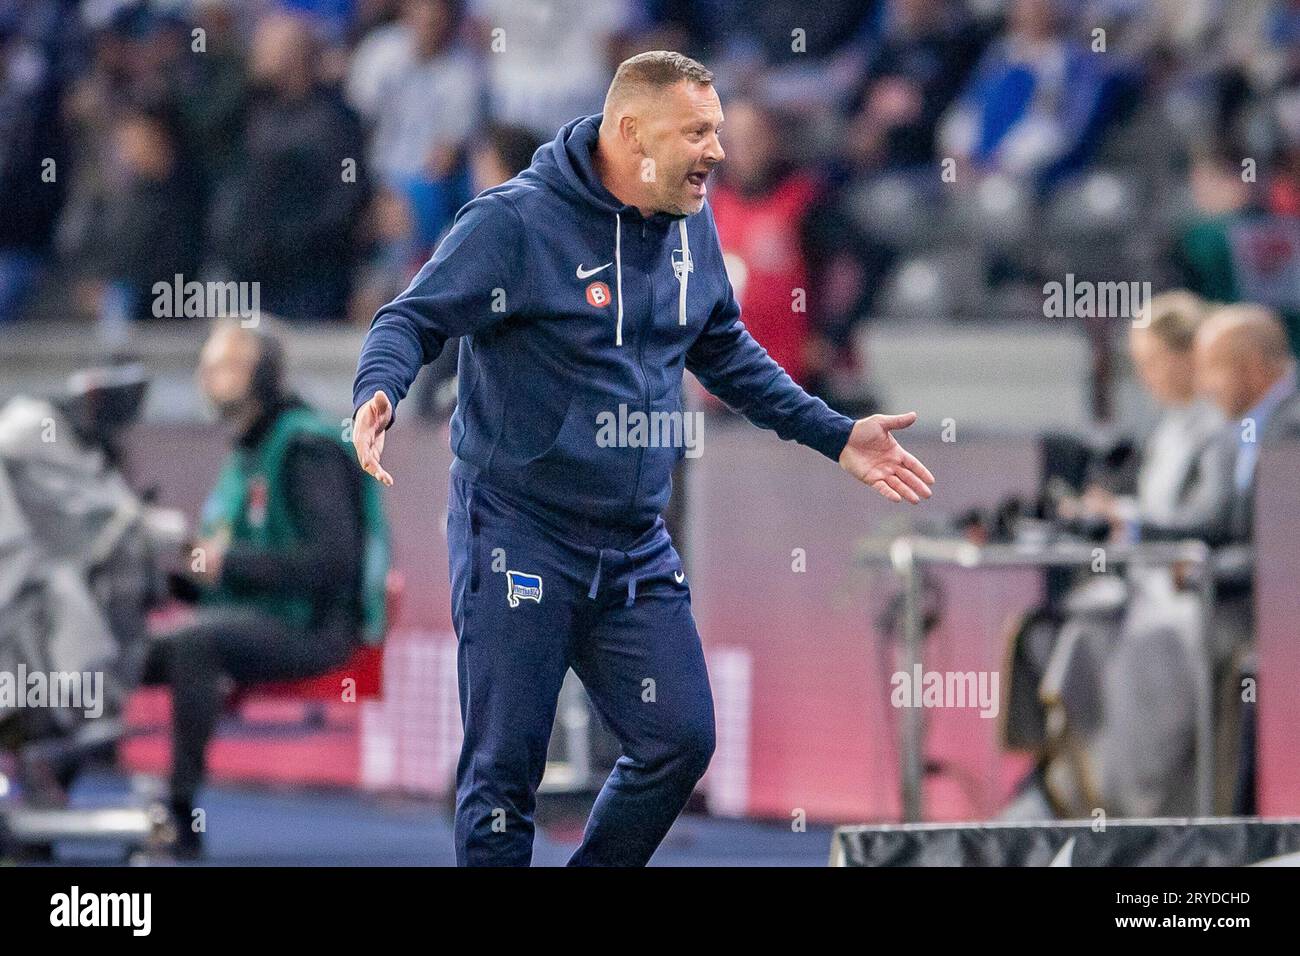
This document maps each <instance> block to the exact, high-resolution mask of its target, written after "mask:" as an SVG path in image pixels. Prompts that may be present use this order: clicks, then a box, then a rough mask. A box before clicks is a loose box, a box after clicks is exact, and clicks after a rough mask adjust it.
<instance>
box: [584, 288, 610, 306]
mask: <svg viewBox="0 0 1300 956" xmlns="http://www.w3.org/2000/svg"><path fill="white" fill-rule="evenodd" d="M587 302H589V303H590V304H591V305H594V306H595V307H596V308H598V309H603V308H604V307H605V306H607V305H609V286H607V285H605V283H603V282H593V283H592V284H591V285H589V286H587Z"/></svg>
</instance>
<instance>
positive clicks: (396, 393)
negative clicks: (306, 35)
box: [353, 51, 934, 865]
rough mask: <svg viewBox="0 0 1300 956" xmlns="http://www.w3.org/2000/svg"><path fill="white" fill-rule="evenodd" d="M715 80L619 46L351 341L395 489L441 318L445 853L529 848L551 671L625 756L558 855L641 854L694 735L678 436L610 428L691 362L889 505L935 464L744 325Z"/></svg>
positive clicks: (682, 788)
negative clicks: (577, 683) (612, 71)
mask: <svg viewBox="0 0 1300 956" xmlns="http://www.w3.org/2000/svg"><path fill="white" fill-rule="evenodd" d="M711 80H712V75H711V74H710V73H709V72H708V71H707V70H706V69H705V68H704V67H702V66H701V65H700V64H698V63H696V62H695V61H694V60H691V59H689V58H687V57H684V56H681V55H680V54H676V53H667V52H662V51H660V52H655V53H645V54H640V55H638V56H636V57H633V58H631V59H630V60H628V61H627V62H625V63H624V64H622V66H620V67H619V70H618V72H617V74H616V75H615V77H614V81H613V83H611V85H610V90H609V93H608V95H607V98H606V102H605V110H604V113H603V114H597V115H594V116H588V117H586V118H584V119H579V120H574V121H573V122H571V123H569V124H568V125H566V126H565V127H564V128H563V129H561V130H560V132H559V135H558V136H557V137H556V139H555V141H554V142H552V143H551V144H549V145H546V146H543V147H542V148H541V149H539V150H538V151H537V153H536V155H535V156H534V157H533V164H532V166H531V167H530V168H528V169H526V170H525V171H524V172H522V173H521V174H520V175H518V176H517V177H515V178H514V179H512V180H510V181H509V182H507V183H505V184H503V185H501V186H498V187H495V188H493V189H489V190H487V191H485V192H483V193H482V194H480V195H479V196H478V197H477V198H476V199H474V200H473V201H472V202H470V203H469V204H468V205H466V206H465V208H464V209H462V210H461V211H460V213H459V215H458V216H457V218H456V222H455V225H454V226H453V228H452V229H451V231H450V233H448V235H447V237H446V238H445V239H444V240H443V242H442V243H441V245H439V247H438V249H437V251H436V252H435V253H434V255H433V258H432V259H431V260H430V261H429V262H428V263H427V264H426V265H425V266H424V268H423V269H421V270H420V272H419V274H418V275H417V276H416V277H415V279H414V280H413V281H412V283H411V285H410V287H409V288H408V289H407V290H406V291H405V292H403V293H402V294H401V295H400V296H398V297H397V299H396V300H394V301H393V302H392V303H390V304H389V305H387V306H385V307H384V308H382V309H380V311H379V313H378V314H377V315H376V316H375V320H374V323H373V324H372V326H371V328H370V332H369V334H368V335H367V336H366V341H365V345H364V346H363V348H362V351H361V358H360V362H359V366H358V369H357V377H356V382H355V386H354V390H353V399H354V406H355V412H354V418H355V428H354V444H355V445H356V449H357V455H358V458H359V460H360V461H361V464H362V466H363V467H364V468H365V470H366V471H367V472H369V473H370V474H372V475H374V476H375V477H376V478H377V479H379V480H380V481H381V482H383V483H384V484H387V485H391V484H392V478H391V477H390V476H389V474H388V473H387V472H386V471H385V470H384V469H383V467H382V465H381V464H380V454H381V452H382V450H383V440H384V434H385V431H386V429H387V428H388V426H389V425H391V424H392V421H393V415H394V411H395V407H396V405H397V403H398V402H399V401H401V399H402V397H403V396H404V395H405V394H406V391H407V389H408V387H409V386H410V384H411V382H412V381H413V380H414V378H415V375H416V373H417V372H418V371H419V368H420V366H421V365H423V364H426V363H428V362H432V361H433V360H434V359H435V358H436V357H437V356H438V354H439V352H440V351H441V349H442V347H443V344H444V343H445V342H446V340H447V339H449V338H452V337H455V336H460V356H459V359H460V373H459V401H458V404H457V408H456V413H455V415H454V417H453V418H452V423H451V445H452V450H453V451H454V452H455V461H454V463H453V465H452V470H451V489H450V494H449V499H450V500H449V504H448V527H447V538H448V549H449V553H450V559H451V588H452V617H453V622H454V624H455V627H456V633H457V636H458V639H459V658H458V673H459V683H460V705H461V717H462V720H463V723H464V729H465V743H464V748H463V750H462V752H461V757H460V763H459V765H458V767H457V772H456V776H457V793H456V825H455V831H456V858H457V861H458V862H459V863H461V864H462V865H465V864H524V865H526V864H527V863H528V862H529V861H530V860H531V857H532V840H533V821H532V815H533V808H534V802H535V801H534V795H535V792H536V789H537V786H538V784H539V783H540V782H541V778H542V772H543V770H544V768H545V763H546V751H547V744H548V740H549V737H550V732H551V727H552V724H553V722H554V718H555V708H556V699H557V696H558V693H559V689H560V684H561V681H562V680H563V679H564V675H565V673H566V672H567V671H568V669H569V668H570V667H572V668H573V670H574V671H575V673H577V675H578V676H579V677H580V678H581V680H582V682H583V684H584V686H585V687H586V688H587V691H588V693H589V695H590V696H591V699H592V701H593V703H594V704H595V706H596V708H597V710H598V711H599V713H600V715H601V717H602V718H603V719H604V720H605V722H606V723H607V724H608V725H609V727H610V728H611V729H612V730H613V732H614V733H615V735H616V736H617V737H618V739H619V741H620V743H621V745H622V749H623V756H622V757H621V758H620V759H619V761H618V763H617V765H616V766H615V768H614V771H613V773H612V774H611V775H610V777H609V780H608V781H607V782H606V783H605V786H604V788H603V789H602V790H601V792H600V795H599V796H598V797H597V799H596V805H595V807H594V808H593V809H592V812H591V818H590V820H589V821H588V825H587V828H586V833H585V835H584V837H583V840H582V845H581V846H580V847H579V848H578V850H577V851H576V852H575V853H574V855H573V857H572V859H571V860H570V863H571V864H602V865H643V864H645V863H646V862H647V861H648V860H649V859H650V856H651V854H653V853H654V850H655V848H656V847H657V846H658V845H659V842H660V840H662V839H663V837H664V835H665V834H666V833H667V832H668V828H669V827H670V826H671V825H672V823H673V821H674V820H675V819H676V817H677V815H678V813H680V812H681V809H682V807H683V806H684V805H685V803H686V800H687V798H688V797H689V796H690V793H691V790H692V789H693V787H694V786H695V784H696V782H697V781H698V780H699V778H700V777H701V776H702V775H703V773H704V770H705V768H706V767H707V765H708V762H709V758H710V756H711V754H712V752H713V745H714V723H713V701H712V696H711V693H710V690H709V681H708V674H707V673H706V671H705V666H704V655H703V653H702V651H701V647H700V638H699V635H698V633H697V632H696V629H695V622H694V619H693V618H692V616H691V607H690V589H689V586H688V585H687V582H686V579H685V574H684V572H683V569H682V564H681V559H680V558H679V557H678V555H677V552H676V550H675V549H674V548H673V545H672V541H671V540H670V539H669V536H668V534H667V532H666V531H665V529H664V522H663V519H662V518H661V517H660V512H661V511H662V510H663V508H664V505H665V504H666V503H667V501H668V496H669V493H670V490H671V472H672V469H673V466H674V465H675V464H676V462H677V461H678V460H679V459H680V458H681V457H683V454H684V452H685V448H684V447H683V445H684V442H682V441H678V440H673V441H657V440H654V439H653V438H649V437H648V436H646V435H645V434H644V431H643V432H642V434H640V436H639V437H638V436H637V434H636V431H635V429H633V430H631V431H629V430H627V429H621V430H615V429H611V428H609V427H608V426H609V423H610V422H611V421H613V420H620V421H624V422H626V421H629V420H634V419H635V418H636V417H637V413H640V415H641V416H643V418H642V423H643V424H644V422H645V421H647V420H648V421H651V422H655V423H664V422H673V421H674V416H676V420H677V421H680V417H681V415H682V409H683V403H682V372H683V369H690V370H691V372H693V373H694V374H695V375H696V377H697V378H698V379H699V380H700V381H701V382H702V383H703V384H704V386H705V387H706V388H708V389H709V390H710V391H711V392H713V393H714V394H716V395H718V396H719V397H721V398H722V399H723V400H724V401H725V402H726V403H727V404H728V405H730V406H731V407H732V408H733V409H735V410H736V411H738V412H740V413H742V414H744V415H745V416H746V417H747V418H749V420H750V421H752V422H754V423H755V424H756V425H759V426H762V427H764V428H770V429H772V430H774V431H775V432H776V433H777V434H778V435H780V436H781V437H782V438H785V439H793V440H795V441H798V442H801V443H802V444H804V445H807V446H809V447H811V448H814V449H816V450H817V451H819V452H821V453H822V454H823V455H825V456H826V457H828V458H830V459H831V460H833V461H839V463H840V464H841V465H842V466H843V467H844V468H845V470H847V471H849V472H850V473H851V474H853V475H854V476H855V477H857V478H858V479H860V480H862V481H863V482H865V483H867V484H870V485H872V486H873V487H875V488H876V490H877V491H879V492H880V493H881V494H882V495H884V496H885V497H887V498H889V499H890V500H892V501H903V500H907V501H910V502H912V503H916V502H917V501H919V500H920V499H921V498H925V497H929V495H930V490H929V484H931V483H933V481H934V478H933V476H932V475H930V473H929V472H928V471H927V470H926V469H925V467H924V466H923V465H922V464H921V463H920V462H918V461H917V460H916V459H915V458H913V457H912V456H911V455H909V454H908V453H907V452H905V451H904V450H903V449H902V447H901V446H900V445H899V444H898V442H897V441H896V440H895V439H894V438H893V436H892V435H891V434H890V430H891V429H894V428H902V427H906V426H907V425H909V424H911V422H912V421H914V420H915V415H914V414H911V413H909V414H907V415H875V416H872V417H871V418H865V419H862V420H860V421H858V422H854V421H852V420H851V419H848V418H845V417H844V416H843V415H839V414H836V413H835V412H832V411H831V410H830V409H829V408H827V406H826V405H825V404H824V403H823V402H821V401H820V400H818V399H816V398H813V397H811V396H809V395H808V394H806V393H805V392H804V391H803V390H802V389H800V388H799V387H798V386H797V385H796V384H795V383H794V382H793V381H792V380H791V379H790V377H789V376H788V375H786V374H785V372H784V371H782V369H781V367H780V366H778V365H777V364H776V363H775V362H773V361H772V360H771V359H770V358H769V357H768V355H767V353H766V352H765V351H764V350H763V348H762V347H761V346H759V345H758V344H757V343H756V342H755V341H754V340H753V338H751V337H750V335H749V333H748V332H747V331H746V330H745V327H744V326H743V325H742V324H741V322H740V320H739V316H740V307H739V306H738V305H737V304H736V298H735V296H734V295H733V293H732V289H731V285H730V283H729V282H728V281H727V275H726V272H725V271H724V269H723V261H722V253H721V251H720V249H719V246H718V237H717V233H716V231H715V229H714V224H713V215H712V213H711V212H710V210H709V207H708V206H707V205H706V204H705V202H704V196H705V180H706V179H707V177H708V174H709V172H710V171H711V170H712V168H713V167H714V166H715V165H716V164H717V163H719V162H721V161H722V159H723V150H722V146H721V144H720V143H719V141H718V128H719V126H720V125H721V122H722V110H721V106H720V104H719V102H718V97H717V94H716V93H715V91H714V89H713V86H712V83H711ZM651 427H652V428H654V427H656V426H655V425H653V424H652V425H651ZM602 428H603V431H602ZM616 432H617V434H615V433H616ZM663 434H664V435H670V434H671V435H672V436H674V439H675V436H678V435H680V434H681V431H680V429H678V430H676V431H672V432H670V431H669V430H668V429H663ZM611 438H616V439H617V440H611ZM674 445H675V446H676V447H673V446H674ZM665 446H668V447H665Z"/></svg>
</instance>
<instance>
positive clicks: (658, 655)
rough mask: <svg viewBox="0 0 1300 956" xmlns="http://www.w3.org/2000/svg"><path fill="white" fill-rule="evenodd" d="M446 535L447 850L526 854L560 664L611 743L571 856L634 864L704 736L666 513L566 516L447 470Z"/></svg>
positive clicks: (671, 807) (654, 840)
mask: <svg viewBox="0 0 1300 956" xmlns="http://www.w3.org/2000/svg"><path fill="white" fill-rule="evenodd" d="M447 546H448V553H449V557H450V568H451V592H452V620H453V623H454V625H455V628H456V635H457V639H458V647H459V649H458V657H457V673H458V679H459V685H460V710H461V721H462V724H463V726H464V730H465V741H464V745H463V748H462V750H461V754H460V761H459V763H458V765H457V769H456V821H455V839H456V861H457V863H458V864H459V865H461V866H467V865H489V866H507V865H518V866H527V865H528V864H529V863H530V862H531V859H532V848H533V833H534V826H533V809H534V806H535V794H536V791H537V787H538V785H539V784H540V783H541V779H542V774H543V771H544V770H545V767H546V753H547V746H548V744H549V741H550V735H551V728H552V726H553V724H554V721H555V710H556V702H557V698H558V696H559V692H560V685H561V683H562V682H563V680H564V676H565V674H566V673H567V672H568V670H569V668H573V671H574V672H575V673H576V674H577V675H578V677H579V679H581V681H582V683H583V685H584V686H585V687H586V689H587V693H588V695H589V696H590V697H591V699H592V702H593V704H594V705H595V707H596V710H597V711H598V712H599V714H600V717H601V719H602V720H603V721H604V722H605V723H606V724H607V725H608V726H609V728H610V729H611V730H612V731H613V733H614V735H615V736H616V737H617V738H618V740H619V743H620V744H621V746H622V750H623V756H622V757H620V758H619V760H618V762H617V764H616V765H615V767H614V770H613V772H612V773H611V774H610V776H609V779H608V780H607V781H606V782H605V785H604V787H603V788H602V789H601V791H600V794H599V796H598V797H597V798H596V803H595V806H594V807H593V808H592V811H591V817H590V819H589V820H588V821H587V826H586V830H585V832H584V834H583V839H582V843H581V845H580V846H579V847H578V849H577V850H576V851H575V852H574V854H573V856H572V857H571V858H570V860H569V865H570V866H574V865H590V866H643V865H645V864H646V863H647V862H648V861H649V859H650V857H651V855H652V854H653V853H654V851H655V848H656V847H658V845H659V843H660V841H661V840H662V839H663V838H664V835H665V834H666V833H667V832H668V829H669V827H671V826H672V823H673V821H674V820H675V819H676V818H677V816H678V814H679V813H681V810H682V808H683V807H684V806H685V805H686V801H687V799H688V798H689V797H690V795H691V792H692V790H693V789H694V787H695V784H696V783H697V782H698V781H699V779H700V777H702V776H703V774H704V771H705V769H706V768H707V767H708V764H709V759H710V757H711V756H712V754H713V747H714V720H713V697H712V693H711V691H710V689H709V678H708V672H707V671H706V669H705V665H704V653H703V650H702V648H701V646H700V638H699V633H698V632H697V631H696V629H695V620H694V618H693V617H692V615H691V600H690V588H689V586H688V584H687V582H686V580H685V576H684V574H683V572H682V566H681V559H680V557H679V556H678V554H677V551H676V550H675V549H674V548H673V545H672V541H671V539H670V537H669V535H668V532H667V531H666V530H665V528H664V525H663V522H662V520H659V521H658V522H656V524H655V526H654V527H653V528H651V529H650V530H649V531H647V532H645V533H644V534H641V535H640V536H639V537H637V538H635V539H634V540H626V539H625V540H621V541H620V540H618V539H617V537H616V536H614V535H612V534H607V533H604V532H601V531H598V530H596V529H593V528H590V527H587V528H576V527H574V526H573V525H572V524H571V523H568V524H566V523H565V522H563V521H562V520H561V519H559V518H557V517H555V516H551V515H547V514H545V513H543V512H540V511H538V510H536V509H533V508H527V507H521V506H520V505H519V504H518V503H516V502H512V501H510V500H508V499H507V498H505V497H504V496H502V495H501V494H500V493H499V492H497V491H495V490H494V489H491V488H488V487H486V486H485V485H483V484H482V483H478V482H473V483H472V482H470V481H468V480H467V479H466V478H464V477H462V476H458V475H456V474H454V473H453V475H452V479H451V487H450V491H449V495H448V514H447Z"/></svg>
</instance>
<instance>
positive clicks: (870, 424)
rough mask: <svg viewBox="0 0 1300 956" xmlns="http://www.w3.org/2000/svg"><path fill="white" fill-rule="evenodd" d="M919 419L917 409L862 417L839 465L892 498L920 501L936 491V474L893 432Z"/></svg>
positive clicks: (854, 428) (912, 501)
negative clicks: (904, 445)
mask: <svg viewBox="0 0 1300 956" xmlns="http://www.w3.org/2000/svg"><path fill="white" fill-rule="evenodd" d="M914 421H916V412H907V413H905V414H903V415H872V416H871V417H869V418H860V419H858V420H857V421H856V422H855V423H854V425H853V431H852V432H850V433H849V440H848V443H847V444H846V445H845V446H844V450H843V451H842V452H840V467H841V468H843V469H844V470H845V471H847V472H848V473H849V474H850V475H852V476H853V477H854V478H856V479H858V481H861V482H862V483H863V484H867V485H870V486H871V487H872V488H875V489H876V491H878V492H879V493H880V494H881V495H883V496H884V497H886V498H888V499H889V500H890V501H895V502H901V501H904V500H906V501H910V502H911V503H912V504H918V503H919V502H920V501H921V499H922V498H929V497H930V495H931V494H933V492H931V491H930V486H931V485H932V484H934V475H932V474H930V469H929V468H926V467H925V465H923V464H921V462H920V461H918V460H917V459H916V457H915V456H913V455H911V454H909V453H908V452H907V451H906V449H904V448H903V446H902V445H900V444H899V443H898V439H896V438H895V437H894V436H893V435H892V434H890V433H891V432H893V431H894V430H896V429H899V428H906V427H907V426H908V425H910V424H912V422H914Z"/></svg>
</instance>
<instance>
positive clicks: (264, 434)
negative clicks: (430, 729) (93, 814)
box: [146, 321, 388, 857]
mask: <svg viewBox="0 0 1300 956" xmlns="http://www.w3.org/2000/svg"><path fill="white" fill-rule="evenodd" d="M198 377H199V384H200V387H201V388H202V390H203V393H204V395H205V396H206V397H207V399H208V400H209V401H210V402H211V403H212V405H213V406H214V407H215V408H216V410H217V413H218V416H219V418H220V420H221V422H222V424H223V426H224V428H225V429H226V431H227V432H228V433H229V435H230V436H231V438H232V447H231V450H230V454H229V456H228V457H227V459H226V462H225V465H224V466H223V467H222V469H221V471H220V473H219V474H218V476H217V479H216V482H215V484H214V486H213V488H212V492H211V494H210V495H209V497H208V499H207V503H206V504H205V505H204V509H203V515H202V520H201V524H200V528H199V535H198V537H197V538H196V539H195V540H194V541H193V542H192V543H191V545H190V547H189V548H188V550H187V553H186V555H185V572H184V573H183V574H182V575H181V576H179V577H178V578H177V580H176V581H174V584H175V585H176V586H175V587H174V590H175V591H176V592H177V594H178V595H179V596H182V597H186V598H189V599H191V600H193V601H194V602H195V603H196V605H197V606H196V609H195V613H194V615H193V619H192V620H190V621H188V622H187V623H185V624H184V625H182V626H180V627H179V628H176V629H174V630H172V631H170V632H168V633H165V634H161V635H158V636H157V638H156V640H155V641H154V644H153V647H152V653H151V654H150V659H149V662H148V665H147V667H146V681H148V682H151V683H162V682H166V683H168V684H170V685H171V688H172V775H171V812H172V816H173V819H174V821H175V823H176V829H177V832H178V840H177V845H176V848H175V849H176V852H177V854H178V855H180V856H187V857H192V856H197V855H198V854H199V853H200V852H201V833H200V832H198V831H197V830H196V827H195V825H194V824H193V821H194V818H195V816H196V815H195V813H194V800H195V797H196V794H197V791H198V789H199V787H200V786H201V785H202V783H203V778H204V753H205V750H206V747H207V743H208V741H209V739H210V738H211V736H212V732H213V729H214V727H215V725H216V721H217V718H218V716H219V715H220V712H221V707H222V702H223V684H224V683H226V681H227V680H233V682H234V683H235V684H236V685H248V684H255V683H258V682H263V681H282V680H293V679H299V678H304V677H310V676H314V675H317V674H321V673H326V672H328V671H330V670H333V669H334V668H336V667H338V666H340V665H341V664H343V663H344V662H345V661H347V660H348V659H349V658H350V657H351V656H352V654H353V653H354V652H355V651H356V649H357V648H358V647H359V646H360V645H361V644H362V643H376V642H377V641H378V640H379V639H381V638H382V634H383V628H384V621H383V601H384V580H385V577H386V574H387V569H388V536H387V528H386V525H385V523H384V518H383V512H382V508H381V506H380V503H379V497H378V495H377V494H376V493H375V492H374V491H373V490H372V486H373V485H374V483H373V482H368V481H365V482H363V481H362V480H361V479H362V478H364V475H363V474H362V472H361V471H360V469H359V468H357V466H356V465H355V464H354V463H353V461H352V460H351V446H350V445H349V444H345V437H347V436H345V433H344V427H345V426H344V425H343V424H342V423H339V422H334V421H330V420H327V419H325V418H323V417H322V416H321V415H320V414H319V413H317V412H316V411H314V410H312V409H311V408H309V407H307V406H306V405H305V404H303V403H302V401H301V400H299V399H298V398H297V397H296V396H294V395H293V394H292V393H291V392H289V391H288V389H287V388H286V387H285V383H284V374H283V350H282V347H281V345H280V342H279V340H278V339H277V338H276V337H275V336H274V335H273V334H270V333H268V332H266V331H264V330H262V329H253V328H245V327H243V326H242V325H241V324H240V323H239V322H237V321H221V322H218V323H217V324H216V326H215V327H214V329H213V331H212V333H211V335H210V337H209V338H208V340H207V342H206V344H205V345H204V346H203V351H202V354H201V357H200V362H199V372H198Z"/></svg>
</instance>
